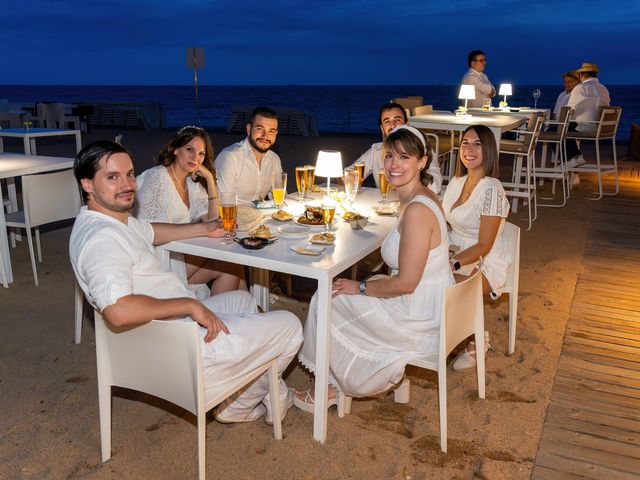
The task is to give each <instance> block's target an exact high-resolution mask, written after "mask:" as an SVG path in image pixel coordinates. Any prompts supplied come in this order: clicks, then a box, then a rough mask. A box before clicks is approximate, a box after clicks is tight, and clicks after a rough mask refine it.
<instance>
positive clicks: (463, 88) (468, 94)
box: [458, 85, 476, 100]
mask: <svg viewBox="0 0 640 480" xmlns="http://www.w3.org/2000/svg"><path fill="white" fill-rule="evenodd" d="M458 98H459V99H461V100H475V98H476V88H475V87H474V86H473V85H460V93H459V94H458Z"/></svg>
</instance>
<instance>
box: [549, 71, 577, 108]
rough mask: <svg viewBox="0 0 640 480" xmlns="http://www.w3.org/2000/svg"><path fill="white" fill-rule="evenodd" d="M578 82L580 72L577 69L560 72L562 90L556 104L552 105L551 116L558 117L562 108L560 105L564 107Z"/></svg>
mask: <svg viewBox="0 0 640 480" xmlns="http://www.w3.org/2000/svg"><path fill="white" fill-rule="evenodd" d="M578 83H580V74H579V73H578V71H577V70H569V71H568V72H566V73H563V74H562V84H563V86H564V90H563V91H562V92H560V94H559V95H558V98H557V100H556V104H555V106H554V107H553V118H554V119H555V120H557V119H558V118H559V117H560V110H562V107H566V106H567V103H569V95H570V94H571V91H572V90H573V89H574V88H575V86H576V85H578Z"/></svg>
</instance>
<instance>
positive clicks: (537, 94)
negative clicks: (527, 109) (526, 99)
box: [533, 88, 542, 108]
mask: <svg viewBox="0 0 640 480" xmlns="http://www.w3.org/2000/svg"><path fill="white" fill-rule="evenodd" d="M540 95H542V92H541V91H540V89H539V88H536V89H535V90H534V91H533V108H538V99H539V98H540Z"/></svg>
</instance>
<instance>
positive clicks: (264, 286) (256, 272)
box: [251, 268, 269, 312]
mask: <svg viewBox="0 0 640 480" xmlns="http://www.w3.org/2000/svg"><path fill="white" fill-rule="evenodd" d="M252 270H253V272H252V275H251V279H252V285H251V294H252V295H253V299H254V300H255V302H256V304H257V305H258V306H259V307H260V308H261V309H262V311H263V312H268V311H269V270H264V269H262V268H253V269H252Z"/></svg>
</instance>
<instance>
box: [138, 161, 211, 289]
mask: <svg viewBox="0 0 640 480" xmlns="http://www.w3.org/2000/svg"><path fill="white" fill-rule="evenodd" d="M136 181H137V183H138V192H137V198H136V200H137V201H136V208H135V210H134V216H136V217H138V218H142V219H144V220H147V221H149V222H166V223H192V222H195V221H198V220H199V219H200V218H201V217H202V216H203V215H206V214H207V212H208V195H207V191H206V190H205V189H204V188H203V187H202V185H200V184H199V183H196V182H192V181H191V180H189V179H187V190H188V193H189V205H190V206H189V207H187V206H186V205H185V204H184V202H183V201H182V198H180V195H179V194H178V191H177V190H176V187H175V186H174V185H173V181H172V180H171V176H170V174H169V171H168V170H167V168H166V167H164V166H162V165H158V166H156V167H153V168H150V169H149V170H145V171H144V172H142V173H141V174H140V175H138V177H136ZM170 268H171V271H172V272H174V273H175V274H177V275H178V276H180V278H183V279H184V280H185V281H186V279H187V269H186V267H185V264H184V256H183V255H182V254H181V253H176V252H171V260H170ZM189 288H191V289H192V290H193V291H194V292H195V293H196V295H197V297H198V298H199V299H200V300H202V299H204V298H207V297H208V296H209V295H210V294H211V292H210V290H209V287H207V285H205V284H194V285H189Z"/></svg>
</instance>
